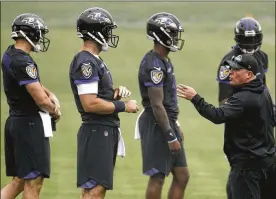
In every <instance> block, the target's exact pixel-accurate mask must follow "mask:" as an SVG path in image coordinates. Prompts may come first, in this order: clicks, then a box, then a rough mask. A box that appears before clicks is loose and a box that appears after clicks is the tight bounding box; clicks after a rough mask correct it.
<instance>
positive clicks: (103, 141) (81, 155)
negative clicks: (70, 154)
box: [77, 123, 119, 189]
mask: <svg viewBox="0 0 276 199" xmlns="http://www.w3.org/2000/svg"><path fill="white" fill-rule="evenodd" d="M118 136H119V130H118V127H112V126H104V125H95V124H90V123H83V124H82V126H81V127H80V129H79V132H78V152H77V153H78V155H77V186H78V187H80V188H93V187H94V186H95V185H102V186H103V187H105V188H106V189H113V170H114V166H115V163H116V155H117V147H118Z"/></svg>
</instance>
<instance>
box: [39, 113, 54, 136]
mask: <svg viewBox="0 0 276 199" xmlns="http://www.w3.org/2000/svg"><path fill="white" fill-rule="evenodd" d="M39 115H40V117H41V119H42V123H43V128H44V136H45V137H53V131H52V123H51V116H50V115H49V113H48V112H46V113H44V112H41V111H39Z"/></svg>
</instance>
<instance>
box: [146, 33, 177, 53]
mask: <svg viewBox="0 0 276 199" xmlns="http://www.w3.org/2000/svg"><path fill="white" fill-rule="evenodd" d="M152 34H153V36H154V37H155V39H156V40H157V41H158V42H159V43H160V44H161V45H162V46H165V47H166V48H168V49H170V51H172V52H176V51H178V50H179V48H178V47H177V46H175V45H171V46H168V45H166V44H164V43H163V42H162V41H161V39H160V38H159V37H158V36H157V35H156V34H155V32H153V33H152ZM166 35H167V34H166ZM148 38H149V39H151V38H152V37H151V38H150V36H148ZM169 38H170V39H171V37H170V36H169ZM155 39H154V38H153V40H155ZM171 40H172V39H171Z"/></svg>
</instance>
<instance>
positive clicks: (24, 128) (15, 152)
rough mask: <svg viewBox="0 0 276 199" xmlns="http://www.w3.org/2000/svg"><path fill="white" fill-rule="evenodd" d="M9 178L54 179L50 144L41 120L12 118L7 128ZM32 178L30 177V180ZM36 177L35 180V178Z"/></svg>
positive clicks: (7, 123) (37, 117) (6, 151)
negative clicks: (38, 176) (52, 177)
mask: <svg viewBox="0 0 276 199" xmlns="http://www.w3.org/2000/svg"><path fill="white" fill-rule="evenodd" d="M5 161H6V175H7V176H16V177H19V178H29V179H30V178H32V177H31V176H32V175H30V174H33V175H35V177H36V176H37V175H41V176H44V177H45V178H49V177H50V144H49V138H45V136H44V129H43V123H42V120H41V117H40V116H39V115H37V116H28V117H27V116H26V117H17V116H9V117H8V119H7V121H6V125H5ZM27 176H28V177H27ZM33 178H34V177H33Z"/></svg>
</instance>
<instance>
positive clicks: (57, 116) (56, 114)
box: [50, 109, 61, 122]
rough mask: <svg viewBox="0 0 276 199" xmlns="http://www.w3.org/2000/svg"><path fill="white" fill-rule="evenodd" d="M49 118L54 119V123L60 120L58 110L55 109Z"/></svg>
mask: <svg viewBox="0 0 276 199" xmlns="http://www.w3.org/2000/svg"><path fill="white" fill-rule="evenodd" d="M50 116H51V117H52V118H54V119H55V122H58V121H59V120H60V116H61V111H60V110H59V109H55V112H54V113H51V114H50Z"/></svg>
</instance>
